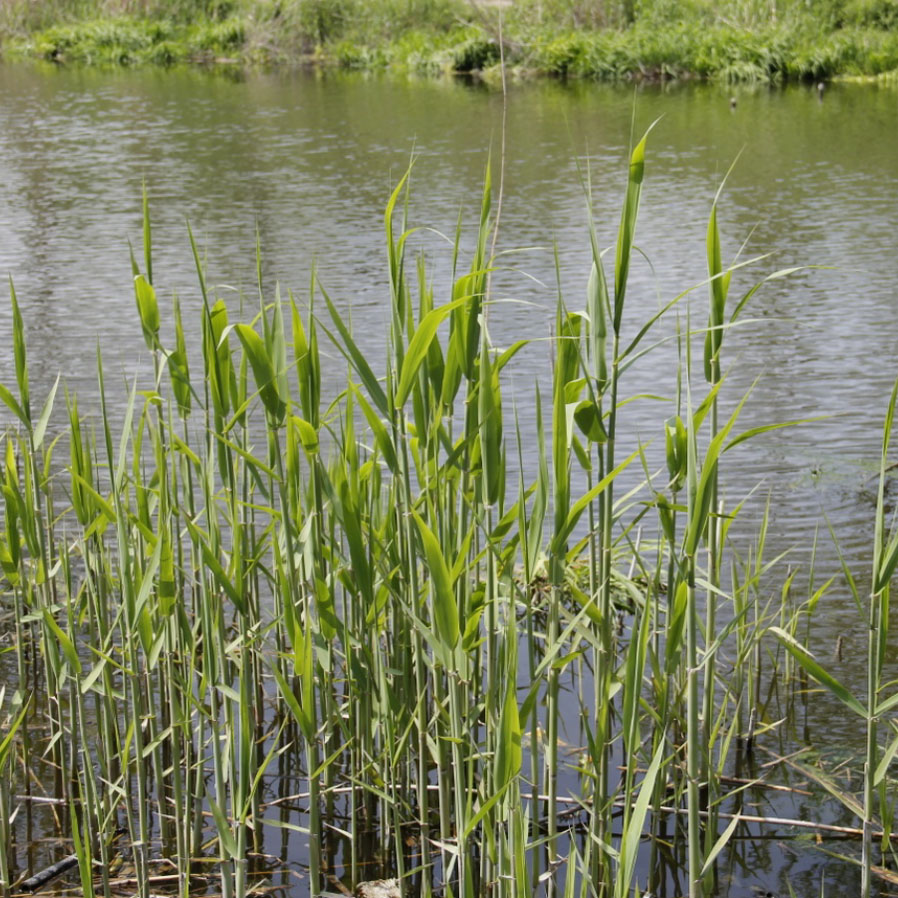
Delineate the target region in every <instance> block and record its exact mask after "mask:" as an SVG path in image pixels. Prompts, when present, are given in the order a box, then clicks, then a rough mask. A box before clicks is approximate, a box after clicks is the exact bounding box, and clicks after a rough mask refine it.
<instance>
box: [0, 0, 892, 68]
mask: <svg viewBox="0 0 898 898" xmlns="http://www.w3.org/2000/svg"><path fill="white" fill-rule="evenodd" d="M500 32H501V35H502V41H501V44H502V46H503V47H504V51H505V57H506V62H507V63H508V65H510V66H511V67H512V68H514V69H516V70H518V71H519V72H521V73H529V74H544V75H557V76H572V77H583V78H599V79H606V80H619V79H633V78H639V79H657V78H666V77H678V78H682V77H701V78H715V79H722V80H729V81H774V82H776V81H786V80H801V79H814V80H819V79H826V78H833V77H837V76H840V75H851V76H880V75H883V74H884V73H889V72H894V71H896V70H898V0H813V2H809V3H804V2H798V0H786V2H779V3H777V2H776V0H769V2H760V0H748V2H735V0H729V2H723V3H718V4H715V3H711V2H710V0H692V2H688V3H671V2H667V0H646V2H634V0H629V2H620V3H611V2H604V0H512V2H508V3H505V4H497V3H492V2H486V0H370V2H365V0H280V2H273V0H179V2H176V3H161V2H156V0H46V2H39V3H35V2H32V0H7V2H5V3H4V4H3V5H2V6H0V36H2V41H3V47H4V50H5V52H7V53H8V54H12V55H16V54H19V55H30V56H37V57H41V58H46V59H53V60H58V61H71V62H87V63H105V64H146V63H151V64H162V65H171V64H175V63H181V62H196V61H201V62H215V61H238V62H243V63H273V62H278V63H283V62H287V63H296V62H316V63H320V64H328V65H339V66H346V67H353V68H364V69H382V68H396V69H401V70H405V71H413V72H422V73H430V74H433V73H438V72H471V71H482V70H489V69H490V68H492V67H495V66H497V65H498V63H499V59H500V53H499V47H500V39H499V38H500Z"/></svg>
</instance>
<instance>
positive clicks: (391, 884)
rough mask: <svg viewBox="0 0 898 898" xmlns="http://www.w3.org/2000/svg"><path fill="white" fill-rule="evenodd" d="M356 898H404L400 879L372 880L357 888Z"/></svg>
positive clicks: (360, 884) (361, 883)
mask: <svg viewBox="0 0 898 898" xmlns="http://www.w3.org/2000/svg"><path fill="white" fill-rule="evenodd" d="M355 898H402V893H401V892H400V891H399V880H398V879H372V880H370V881H369V882H360V883H359V884H358V885H357V886H356V887H355Z"/></svg>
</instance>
